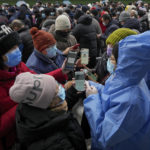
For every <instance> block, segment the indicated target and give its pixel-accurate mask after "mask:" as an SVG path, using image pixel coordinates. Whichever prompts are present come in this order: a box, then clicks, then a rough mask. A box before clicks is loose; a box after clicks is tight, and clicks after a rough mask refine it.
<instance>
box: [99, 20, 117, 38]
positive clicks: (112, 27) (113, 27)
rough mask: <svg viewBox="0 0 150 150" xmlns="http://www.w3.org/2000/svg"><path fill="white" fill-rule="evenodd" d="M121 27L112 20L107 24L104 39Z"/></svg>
mask: <svg viewBox="0 0 150 150" xmlns="http://www.w3.org/2000/svg"><path fill="white" fill-rule="evenodd" d="M118 28H119V27H118V26H117V25H116V24H113V22H110V23H109V24H108V25H107V26H106V30H105V33H104V34H103V35H102V36H101V38H102V39H104V40H106V39H107V37H108V36H109V35H110V34H111V33H112V32H113V31H115V30H117V29H118Z"/></svg>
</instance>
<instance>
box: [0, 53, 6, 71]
mask: <svg viewBox="0 0 150 150" xmlns="http://www.w3.org/2000/svg"><path fill="white" fill-rule="evenodd" d="M4 68H5V65H4V60H3V58H2V56H1V55H0V70H4Z"/></svg>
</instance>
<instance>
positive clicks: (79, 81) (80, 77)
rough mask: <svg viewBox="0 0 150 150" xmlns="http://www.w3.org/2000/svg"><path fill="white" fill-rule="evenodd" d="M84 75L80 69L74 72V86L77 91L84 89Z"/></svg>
mask: <svg viewBox="0 0 150 150" xmlns="http://www.w3.org/2000/svg"><path fill="white" fill-rule="evenodd" d="M84 83H85V75H84V72H82V71H76V72H75V88H76V90H77V91H85V85H84Z"/></svg>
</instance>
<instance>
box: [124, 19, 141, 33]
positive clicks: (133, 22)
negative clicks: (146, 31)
mask: <svg viewBox="0 0 150 150" xmlns="http://www.w3.org/2000/svg"><path fill="white" fill-rule="evenodd" d="M123 28H130V29H136V30H138V31H139V32H141V28H140V22H139V21H138V20H137V19H136V18H130V19H128V20H127V21H126V22H125V24H124V25H123Z"/></svg>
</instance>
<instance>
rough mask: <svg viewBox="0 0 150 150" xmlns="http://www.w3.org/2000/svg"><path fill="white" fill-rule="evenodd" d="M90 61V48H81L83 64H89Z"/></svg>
mask: <svg viewBox="0 0 150 150" xmlns="http://www.w3.org/2000/svg"><path fill="white" fill-rule="evenodd" d="M88 63H89V49H87V48H82V49H81V64H84V65H87V64H88Z"/></svg>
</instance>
